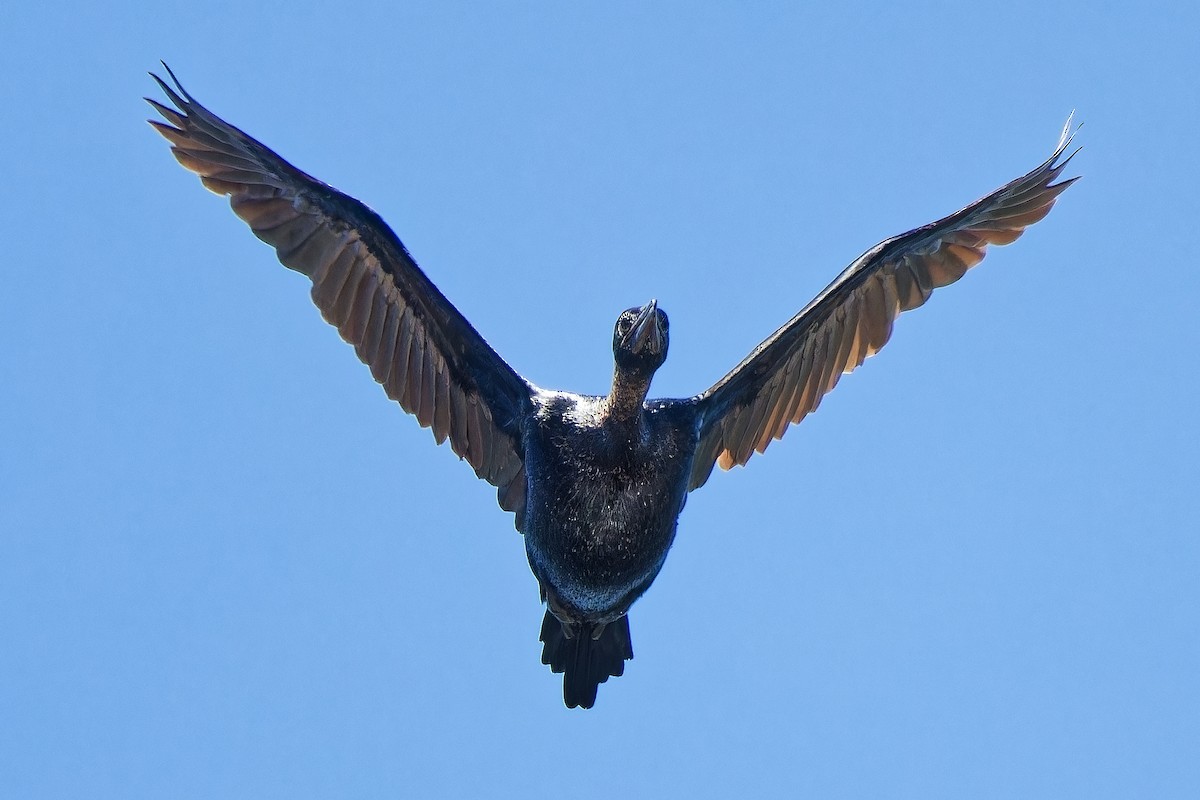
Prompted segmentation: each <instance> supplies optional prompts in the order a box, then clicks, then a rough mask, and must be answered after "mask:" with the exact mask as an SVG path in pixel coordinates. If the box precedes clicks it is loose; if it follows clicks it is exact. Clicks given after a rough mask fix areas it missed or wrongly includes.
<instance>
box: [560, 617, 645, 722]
mask: <svg viewBox="0 0 1200 800" xmlns="http://www.w3.org/2000/svg"><path fill="white" fill-rule="evenodd" d="M595 632H596V626H595V625H592V624H589V623H586V622H585V623H582V624H580V625H579V626H577V627H575V629H574V630H573V631H572V633H573V635H572V636H570V637H569V638H568V636H567V633H566V631H565V630H564V629H563V624H562V623H561V622H559V621H558V618H557V617H555V616H554V615H553V614H551V613H550V612H549V611H547V612H546V618H545V619H543V620H542V635H541V640H542V641H543V642H545V643H546V646H545V647H544V648H542V663H543V664H549V665H550V669H551V671H553V672H562V673H565V674H564V675H563V700H564V701H565V702H566V704H567V708H575V706H580V707H582V708H591V707H592V706H593V705H594V704H595V702H596V688H597V687H599V686H600V684H602V683H604V682H605V681H606V680H608V678H609V676H612V677H620V676H621V675H623V674H624V673H625V661H626V659H630V658H633V644H632V643H631V642H630V640H629V617H628V616H622V617H621V618H620V619H615V620H613V621H612V622H610V623H608V624H607V625H605V626H604V629H603V630H602V631H600V635H599V636H598V637H595ZM593 637H595V638H593Z"/></svg>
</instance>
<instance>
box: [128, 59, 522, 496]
mask: <svg viewBox="0 0 1200 800" xmlns="http://www.w3.org/2000/svg"><path fill="white" fill-rule="evenodd" d="M165 66H166V65H165V64H164V67H165ZM167 72H168V73H169V74H171V78H172V79H173V80H174V79H175V76H174V74H173V73H171V72H170V69H169V68H168V69H167ZM152 77H153V78H154V79H155V80H156V81H158V84H159V86H160V87H162V90H163V91H164V92H165V93H166V95H167V97H169V98H170V100H171V102H172V103H174V105H175V106H176V108H177V109H178V110H176V109H173V108H170V107H168V106H165V105H163V104H161V103H158V102H156V101H154V100H151V99H149V98H147V102H149V103H150V104H151V105H152V106H154V108H155V109H156V110H157V111H158V112H159V113H160V114H161V115H162V116H163V118H164V119H166V121H167V123H169V124H164V123H162V122H158V121H153V120H152V121H151V123H150V124H151V125H153V126H154V127H155V129H156V130H158V132H159V133H161V134H162V135H163V136H164V137H166V138H167V140H168V141H170V142H171V151H172V152H173V153H174V155H175V158H176V159H178V160H179V163H181V164H182V165H183V166H184V167H186V168H187V169H189V170H191V171H192V172H195V173H196V174H197V175H199V176H200V180H201V181H202V182H203V183H204V185H205V186H206V187H207V188H208V189H210V190H212V191H213V192H216V193H217V194H224V195H229V202H230V205H231V206H232V207H233V211H234V213H235V214H237V215H238V216H239V217H241V218H242V220H243V221H245V222H246V224H248V225H249V226H250V229H251V230H252V231H254V234H255V235H256V236H258V238H260V239H262V240H263V241H265V242H267V243H268V244H270V245H272V246H273V247H274V248H275V251H276V254H277V255H278V256H279V260H280V261H281V262H282V263H283V265H284V266H286V267H289V268H291V269H294V270H296V271H297V272H301V273H303V274H304V275H307V276H308V277H309V278H310V279H311V280H312V284H313V288H312V299H313V302H314V303H315V304H316V306H317V308H319V309H320V310H321V314H322V315H323V316H324V317H325V319H326V320H328V321H329V322H330V323H331V324H333V325H334V326H336V327H337V329H338V332H339V333H341V335H342V338H343V339H345V340H346V341H347V342H349V343H350V344H352V345H354V349H355V350H356V351H357V353H358V357H359V358H360V359H362V361H363V363H365V364H366V365H367V366H368V367H370V368H371V374H372V375H373V376H374V377H375V380H377V381H378V382H379V383H380V384H381V385H382V386H383V389H384V391H385V392H387V395H388V397H390V398H392V399H393V400H395V401H397V402H398V403H400V405H401V406H402V407H403V408H404V410H405V411H408V412H409V413H410V414H413V415H414V416H416V418H417V421H418V422H419V423H420V424H421V425H422V426H424V427H426V428H432V429H433V435H434V438H435V439H436V440H437V442H438V444H441V443H442V442H444V441H445V440H446V439H449V440H450V447H451V449H453V450H454V452H455V453H456V454H457V455H458V456H459V457H460V458H462V459H464V460H466V461H467V462H468V463H469V464H470V465H471V466H472V467H473V468H474V469H475V473H476V474H477V475H478V476H479V477H481V478H483V479H484V480H486V481H488V482H489V483H491V484H493V485H495V486H496V487H498V488H499V490H500V491H499V497H500V505H501V506H503V507H504V508H506V509H508V510H510V511H516V512H517V513H518V516H519V515H520V513H521V509H520V506H521V505H523V503H524V484H525V480H524V464H523V453H522V450H521V446H520V443H519V440H520V433H519V430H518V424H519V423H518V421H519V419H520V418H521V416H522V415H523V414H524V413H525V412H526V410H527V409H528V408H529V406H530V398H531V393H532V391H533V387H532V386H531V385H530V384H529V383H528V382H527V381H525V380H524V379H523V378H522V377H521V376H520V375H518V374H517V373H516V372H515V371H514V370H513V369H512V368H511V367H510V366H509V365H508V364H507V363H505V361H504V360H503V359H502V358H500V356H499V355H497V354H496V352H495V351H494V350H492V348H491V347H490V346H489V345H488V344H487V342H485V341H484V339H483V337H482V336H480V335H479V333H478V332H476V330H475V329H474V328H473V327H471V324H470V323H469V322H467V320H466V318H464V317H463V316H462V314H461V313H459V311H458V310H457V309H456V308H455V307H454V306H453V305H452V304H451V303H450V301H449V300H447V299H446V298H445V296H443V295H442V293H441V292H440V291H438V289H437V287H436V286H434V285H433V283H432V282H431V281H430V280H429V279H428V278H427V277H426V276H425V275H424V273H422V272H421V270H420V269H419V268H418V267H417V265H416V262H414V261H413V259H412V257H411V256H410V255H409V254H408V251H407V250H406V249H405V248H404V245H403V244H402V243H401V242H400V239H399V238H398V237H397V236H396V234H394V233H393V232H392V230H391V229H390V228H389V227H388V226H387V225H386V224H385V223H384V222H383V220H382V219H380V218H379V216H378V215H376V214H375V212H373V211H371V210H370V209H369V208H367V207H366V206H365V205H363V204H362V203H360V202H359V201H357V200H355V199H354V198H352V197H349V196H347V195H345V194H342V193H341V192H339V191H337V190H336V189H334V188H332V187H330V186H327V185H326V184H324V183H322V182H321V181H318V180H317V179H315V178H313V177H311V176H309V175H307V174H305V173H303V172H301V171H300V170H298V169H296V168H295V167H293V166H292V165H291V164H289V163H288V162H286V161H284V160H283V159H282V158H280V157H279V156H278V155H276V154H275V153H274V152H273V151H271V150H270V149H269V148H267V147H266V146H265V145H263V144H262V143H260V142H258V141H257V140H255V139H253V138H251V137H250V136H248V135H247V134H245V133H243V132H242V131H240V130H238V129H237V128H235V127H234V126H232V125H230V124H229V123H227V122H225V121H224V120H223V119H221V118H220V117H218V116H216V115H215V114H213V113H212V112H211V111H209V110H208V109H206V108H205V107H204V106H202V105H200V103H198V102H196V101H195V100H194V99H193V98H192V97H191V96H190V95H189V94H188V93H187V92H186V91H184V89H183V87H182V86H180V85H179V81H178V80H175V87H176V89H178V91H176V89H172V88H171V87H170V86H168V85H167V84H166V83H165V82H164V81H163V80H162V79H160V78H159V77H158V76H157V75H153V76H152Z"/></svg>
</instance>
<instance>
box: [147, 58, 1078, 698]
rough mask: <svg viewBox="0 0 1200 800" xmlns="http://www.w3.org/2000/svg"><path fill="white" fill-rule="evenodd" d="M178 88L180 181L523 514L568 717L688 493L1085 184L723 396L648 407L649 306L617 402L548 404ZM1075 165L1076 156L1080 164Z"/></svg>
mask: <svg viewBox="0 0 1200 800" xmlns="http://www.w3.org/2000/svg"><path fill="white" fill-rule="evenodd" d="M163 66H164V68H166V69H167V73H168V74H169V75H170V77H171V79H172V81H173V82H174V87H175V88H172V87H171V86H169V85H167V83H165V82H164V81H163V80H162V79H160V78H159V77H158V76H157V75H153V73H152V74H151V77H153V78H154V80H155V81H157V82H158V85H159V86H160V87H161V88H162V90H163V91H164V92H165V93H166V95H167V97H169V98H170V100H171V102H172V103H173V104H174V105H175V108H174V109H173V108H170V107H168V106H166V105H163V104H161V103H158V102H156V101H154V100H151V99H149V98H147V102H149V103H150V104H151V105H152V106H153V107H154V108H155V109H156V110H157V111H158V112H159V113H160V114H161V115H162V116H163V118H164V119H165V120H166V123H167V124H164V123H162V122H159V121H157V120H152V121H151V124H152V125H153V126H154V127H155V128H156V129H157V130H158V132H159V133H161V134H162V135H163V136H165V137H166V138H167V140H168V141H170V143H171V150H172V152H173V153H174V155H175V157H176V158H177V159H178V160H179V162H180V163H181V164H182V165H183V166H184V167H186V168H187V169H189V170H191V171H192V172H195V173H196V174H197V175H199V176H200V179H201V181H202V182H203V183H204V185H205V186H206V187H207V188H208V189H210V190H212V191H213V192H216V193H217V194H223V195H229V199H230V204H231V205H232V207H233V211H234V213H235V214H237V215H238V216H239V217H241V218H242V220H244V221H245V222H246V223H247V224H248V225H249V226H250V228H251V230H253V231H254V233H255V235H257V236H258V237H259V238H260V239H262V240H263V241H265V242H267V243H268V244H270V245H272V246H273V247H274V248H275V250H276V253H277V255H278V257H279V260H280V261H281V262H282V263H283V265H284V266H286V267H289V268H291V269H294V270H296V271H298V272H301V273H303V274H304V275H306V276H308V277H309V278H310V279H311V280H312V284H313V288H312V299H313V302H314V303H315V304H316V306H317V308H319V309H320V311H321V314H322V315H323V316H324V317H325V319H326V320H328V321H329V322H330V323H331V324H333V325H335V326H336V327H337V329H338V332H339V333H341V335H342V338H344V339H345V340H346V341H347V342H349V343H350V344H352V345H353V346H354V348H355V350H356V352H357V353H358V356H359V358H360V359H362V361H363V362H364V363H365V364H366V365H367V366H368V367H370V369H371V374H372V375H373V376H374V377H375V380H377V381H378V382H379V383H380V384H381V385H382V386H383V389H384V391H385V392H386V393H387V395H388V397H390V398H392V399H393V400H395V401H397V402H398V403H400V405H401V406H402V407H403V408H404V410H405V411H407V412H409V413H410V414H413V415H415V416H416V418H417V421H418V422H419V423H420V424H421V425H422V426H424V427H426V428H432V429H433V436H434V439H435V440H436V441H437V443H438V444H441V443H442V442H445V441H446V440H449V441H450V447H451V449H452V450H453V451H454V453H455V454H456V455H457V456H458V457H459V458H460V459H463V460H465V461H466V462H467V463H469V464H470V465H471V466H472V467H473V468H474V470H475V474H476V475H478V476H479V477H480V478H483V479H484V480H486V481H488V482H489V483H491V484H493V485H494V486H496V487H497V489H498V497H499V501H500V506H501V508H503V509H505V510H506V511H511V512H513V514H514V515H515V522H516V527H517V529H518V530H519V531H521V533H523V534H524V538H525V550H526V553H527V555H528V558H529V565H530V567H531V568H532V570H533V574H534V575H535V576H536V577H537V580H538V584H539V586H540V588H541V595H542V599H543V600H544V601H545V603H546V605H547V611H546V615H545V617H544V620H543V622H542V630H541V641H542V642H543V643H544V648H543V651H542V662H543V663H545V664H549V665H550V668H551V669H552V670H553V671H554V672H561V673H564V676H563V698H564V700H565V702H566V704H567V706H569V707H575V706H582V707H583V708H590V707H591V706H592V704H593V703H594V702H595V700H596V689H597V686H598V685H599V684H601V683H604V682H605V681H607V680H608V678H609V677H610V676H618V675H621V674H622V673H623V672H624V669H625V661H626V660H627V659H630V658H632V657H633V649H632V646H631V644H630V638H629V617H628V611H629V607H630V605H631V604H632V603H633V601H634V600H636V599H637V598H638V597H640V596H641V595H642V593H643V592H645V591H646V589H647V588H649V586H650V584H651V583H652V582H653V581H654V578H655V576H657V575H658V572H659V570H660V569H661V568H662V565H663V561H664V560H665V559H666V556H667V551H668V550H669V549H670V547H671V542H672V540H673V539H674V538H675V527H676V522H677V519H678V516H679V513H680V511H681V510H682V509H683V504H684V501H685V500H686V498H687V494H688V492H690V491H692V490H694V489H697V488H699V487H701V486H703V485H704V483H705V481H707V480H708V477H709V474H710V473H711V472H712V469H713V466H714V465H720V466H721V468H723V469H729V468H730V467H732V466H734V465H735V464H737V465H741V464H745V463H746V462H747V461H748V460H749V459H750V457H751V456H752V455H753V454H754V453H756V452H758V453H761V452H763V451H764V450H765V449H766V448H767V445H769V444H770V443H771V440H772V439H778V438H780V437H782V436H783V434H784V431H786V430H787V428H788V426H789V425H792V424H794V423H797V422H799V421H800V420H801V419H803V418H804V416H805V415H806V414H809V413H810V412H812V411H814V410H816V408H817V406H818V405H819V404H820V402H821V398H822V396H823V395H824V394H825V393H826V392H828V391H830V390H831V389H833V387H834V386H835V385H837V382H838V379H839V378H840V377H841V375H842V374H843V373H846V372H850V371H852V370H853V369H855V368H856V367H857V366H858V365H859V364H861V363H862V362H863V360H864V359H866V358H867V357H868V356H870V355H873V354H874V353H875V352H877V351H878V350H879V349H880V348H881V347H883V345H884V344H885V343H886V342H887V341H888V338H889V337H890V336H891V332H892V323H893V321H894V320H895V318H896V317H897V316H898V315H899V314H900V312H902V311H907V310H909V309H912V308H916V307H917V306H920V305H921V304H923V303H924V302H925V301H926V300H927V299H928V298H929V295H930V293H931V292H932V291H933V290H934V289H936V288H939V287H942V286H945V285H947V284H950V283H953V282H954V281H956V280H958V279H959V278H961V277H962V275H963V273H965V272H966V271H967V270H968V269H969V268H970V267H972V266H974V265H975V264H977V263H979V261H980V260H981V259H982V258H983V256H984V251H985V249H986V248H987V246H988V245H992V244H995V245H1003V244H1008V243H1010V242H1012V241H1013V240H1015V239H1016V238H1017V237H1018V236H1020V235H1021V233H1022V232H1023V231H1024V230H1025V228H1026V227H1028V226H1029V225H1032V224H1033V223H1035V222H1037V221H1038V220H1040V219H1041V218H1042V217H1044V216H1045V215H1046V214H1047V213H1048V212H1049V211H1050V208H1051V206H1053V205H1054V202H1055V198H1057V197H1058V195H1059V194H1061V193H1062V192H1063V191H1064V190H1065V189H1066V188H1067V187H1068V186H1070V185H1071V184H1072V183H1073V182H1074V181H1075V180H1077V178H1071V179H1069V180H1063V181H1060V182H1058V183H1054V181H1055V180H1056V179H1057V178H1058V175H1059V173H1061V172H1062V170H1063V168H1064V167H1065V166H1066V164H1067V161H1069V160H1070V158H1071V156H1068V157H1067V158H1066V159H1063V158H1062V156H1063V153H1064V152H1065V150H1066V148H1067V145H1068V144H1069V143H1070V141H1071V135H1069V128H1070V120H1068V122H1067V127H1066V128H1064V130H1063V135H1062V138H1061V139H1060V141H1059V144H1058V146H1057V147H1056V148H1055V150H1054V153H1053V154H1052V155H1051V156H1050V158H1049V159H1047V160H1046V161H1045V162H1044V163H1042V164H1041V165H1040V166H1038V167H1037V168H1035V169H1034V170H1032V171H1031V172H1029V173H1028V174H1026V175H1023V176H1021V177H1020V178H1017V179H1016V180H1014V181H1012V182H1010V183H1008V184H1006V185H1004V186H1003V187H1001V188H1000V189H997V190H996V191H994V192H992V193H991V194H989V195H987V196H986V197H984V198H983V199H981V200H978V201H976V202H974V203H972V204H971V205H969V206H967V207H965V208H963V209H962V210H960V211H957V212H955V213H953V214H951V215H950V216H948V217H945V218H943V219H940V220H938V221H937V222H933V223H931V224H929V225H925V226H924V227H921V228H917V229H915V230H912V231H909V232H908V233H904V234H901V235H900V236H895V237H893V238H891V239H887V240H886V241H883V242H881V243H880V244H878V245H876V246H875V247H872V248H871V249H870V250H868V251H867V252H866V253H864V254H863V255H861V256H860V257H859V258H857V259H856V260H855V261H854V262H853V263H852V264H851V265H850V266H849V267H847V268H846V269H845V270H844V271H843V272H842V273H841V274H840V275H839V276H838V277H837V278H836V279H835V280H834V281H833V283H831V284H829V286H828V287H826V288H825V290H824V291H822V292H821V293H820V294H819V295H817V297H816V298H815V299H814V300H813V301H812V302H811V303H809V304H808V305H807V306H805V307H804V308H803V309H802V310H801V311H800V312H799V313H798V314H796V316H794V317H792V318H791V319H790V320H789V321H788V322H787V323H786V324H784V326H783V327H781V328H780V329H779V330H778V331H776V332H775V333H774V334H772V335H771V336H770V337H769V338H768V339H767V340H766V341H764V342H763V343H762V344H760V345H759V346H758V347H756V348H755V349H754V351H753V352H751V353H750V355H749V356H747V357H746V359H745V360H744V361H742V363H740V364H738V365H737V366H736V367H734V369H733V371H731V372H730V373H729V374H728V375H726V376H725V377H724V378H722V379H721V380H719V381H717V383H716V384H714V385H713V386H712V387H711V388H710V389H708V390H707V391H705V392H702V393H701V394H698V395H696V396H694V397H689V398H685V399H672V400H647V392H648V390H649V388H650V381H651V379H652V378H653V377H654V373H655V371H656V370H657V369H658V368H659V367H660V366H662V364H663V361H664V360H665V359H666V357H667V343H668V327H669V325H668V321H667V315H666V314H665V313H664V312H663V311H662V310H661V309H660V308H658V304H657V302H656V301H654V300H651V301H650V302H649V303H647V304H646V305H644V306H641V307H638V308H630V309H628V310H626V311H623V312H621V315H620V316H619V317H618V318H617V323H616V328H615V330H614V332H613V357H614V362H615V369H614V371H613V382H612V390H611V391H610V392H609V394H608V395H607V396H605V397H594V396H586V395H578V394H572V393H570V392H560V391H549V390H545V389H541V388H538V387H537V386H534V385H533V384H532V383H530V382H529V381H527V380H525V379H524V378H522V377H521V376H520V375H519V374H517V372H516V371H514V370H513V368H512V367H510V366H509V365H508V364H507V363H505V361H504V360H503V359H502V358H500V356H499V355H497V354H496V352H495V351H494V350H492V348H491V347H490V346H488V344H487V342H485V341H484V339H483V337H482V336H480V335H479V333H477V332H476V330H475V329H474V328H473V327H472V326H471V324H470V323H469V322H467V320H466V319H465V318H464V317H463V316H462V314H460V313H459V312H458V310H457V309H456V308H455V307H454V306H453V305H451V303H450V301H449V300H447V299H446V298H445V297H444V296H443V295H442V293H441V292H440V291H438V289H437V287H436V286H434V285H433V283H432V282H431V281H430V280H429V278H427V277H426V276H425V273H423V272H422V271H421V270H420V269H419V268H418V267H417V264H416V262H415V261H413V259H412V257H411V256H410V255H409V253H408V250H406V249H405V247H404V245H403V244H402V243H401V242H400V239H399V238H398V237H397V236H396V234H394V233H393V232H392V230H391V228H389V227H388V226H387V225H386V224H385V223H384V222H383V220H382V219H380V218H379V216H378V215H376V214H375V212H374V211H372V210H370V209H369V208H367V207H366V206H365V205H363V204H362V203H360V202H359V201H358V200H355V199H354V198H352V197H348V196H347V195H344V194H342V193H341V192H339V191H337V190H336V189H334V188H332V187H330V186H329V185H327V184H325V183H322V182H321V181H319V180H317V179H316V178H313V177H311V176H309V175H307V174H305V173H303V172H301V171H300V170H298V169H296V168H295V167H293V166H292V165H291V164H289V163H288V162H287V161H284V160H283V159H282V158H280V157H279V156H278V155H276V154H275V153H274V152H273V151H271V150H270V149H268V148H267V147H266V146H265V145H263V144H261V143H260V142H258V141H256V140H255V139H253V138H251V137H250V136H248V135H246V134H245V133H243V132H242V131H241V130H239V129H237V128H235V127H234V126H232V125H230V124H229V123H227V122H225V121H224V120H222V119H221V118H220V117H218V116H216V115H215V114H213V113H212V112H211V111H209V110H208V109H206V108H205V107H204V106H202V105H201V104H200V103H198V102H196V100H194V99H193V98H192V97H191V95H189V94H188V93H187V92H186V91H185V90H184V88H183V87H182V86H181V85H180V83H179V81H178V79H176V78H175V75H174V73H172V72H171V71H170V68H168V67H166V65H165V64H164V65H163ZM1073 155H1074V153H1072V156H1073Z"/></svg>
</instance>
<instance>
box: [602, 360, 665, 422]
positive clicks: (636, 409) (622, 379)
mask: <svg viewBox="0 0 1200 800" xmlns="http://www.w3.org/2000/svg"><path fill="white" fill-rule="evenodd" d="M653 377H654V376H653V374H650V375H641V374H640V373H638V372H636V371H632V370H623V369H621V368H620V367H618V368H616V369H615V370H614V371H613V383H612V391H610V392H609V393H608V397H606V398H604V416H605V418H607V419H608V420H611V421H613V422H632V421H634V420H636V419H638V418H639V416H640V415H641V413H642V409H643V408H644V406H645V403H646V394H647V392H649V391H650V379H651V378H653Z"/></svg>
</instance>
